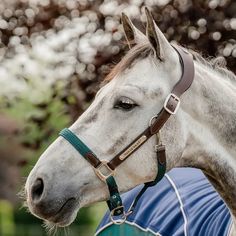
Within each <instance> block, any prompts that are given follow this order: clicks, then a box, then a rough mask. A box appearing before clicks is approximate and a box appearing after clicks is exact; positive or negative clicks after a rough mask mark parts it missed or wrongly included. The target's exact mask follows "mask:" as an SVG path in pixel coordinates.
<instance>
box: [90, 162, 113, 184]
mask: <svg viewBox="0 0 236 236" xmlns="http://www.w3.org/2000/svg"><path fill="white" fill-rule="evenodd" d="M107 163H108V161H107V160H101V164H100V165H99V166H98V167H96V168H94V171H95V173H96V175H97V176H98V177H99V179H101V180H102V181H104V182H106V179H107V178H108V177H110V176H114V174H115V170H112V169H111V168H110V167H109V166H108V165H107ZM104 167H105V169H103V168H104Z"/></svg>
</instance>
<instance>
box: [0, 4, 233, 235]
mask: <svg viewBox="0 0 236 236" xmlns="http://www.w3.org/2000/svg"><path fill="white" fill-rule="evenodd" d="M144 6H148V7H149V8H150V9H151V10H152V12H153V15H154V18H155V20H156V22H157V24H158V25H159V27H160V28H161V30H162V31H163V32H164V33H165V34H166V37H167V38H168V39H169V40H170V41H177V42H179V43H180V44H182V45H184V46H186V47H189V48H192V49H194V50H198V51H201V52H202V54H203V55H204V56H207V57H208V56H211V57H213V56H222V57H223V58H225V63H227V66H228V68H229V69H231V70H232V71H233V72H234V73H235V72H236V62H235V58H236V1H234V0H129V1H128V0H127V1H122V0H97V1H95V0H2V1H1V2H0V86H1V89H0V186H1V187H0V235H2V236H13V235H16V236H21V235H22V236H23V235H24V236H27V235H45V232H44V230H43V229H42V227H41V226H40V224H41V221H39V220H37V219H36V218H35V217H32V216H31V215H30V214H29V213H27V212H26V211H25V209H22V208H20V206H21V205H22V203H21V200H20V199H19V197H18V195H17V192H18V191H19V189H20V186H21V185H22V184H23V182H24V178H23V179H22V177H21V176H27V175H28V173H29V171H30V169H31V168H32V166H33V165H34V163H35V162H36V161H37V158H38V157H39V156H40V154H41V153H42V152H43V150H44V149H45V148H46V147H47V146H48V145H49V144H50V143H51V142H52V141H53V140H54V139H55V138H56V137H57V135H58V132H59V131H60V130H61V129H62V128H63V127H66V126H68V125H69V124H71V123H72V122H73V121H74V120H75V119H77V118H78V116H79V115H80V114H81V113H82V112H83V111H84V110H85V109H86V108H87V107H88V105H89V104H90V102H91V100H92V99H93V97H94V95H95V93H96V91H97V90H98V88H99V84H100V82H101V80H102V79H103V78H104V76H105V75H106V74H107V73H108V72H109V68H110V66H111V65H113V64H114V63H116V62H118V61H119V59H120V58H121V57H122V56H123V55H124V52H125V50H127V46H126V45H125V44H124V38H123V33H122V26H121V24H120V14H121V12H122V11H124V12H125V13H126V14H127V15H129V16H130V17H131V18H132V19H133V20H134V23H135V24H136V25H137V26H138V27H139V28H141V29H142V30H144V29H145V16H144ZM103 208H104V207H103V205H98V206H95V207H90V208H86V209H84V210H82V211H81V212H80V213H79V216H78V222H76V223H75V224H73V225H72V226H71V227H70V231H69V232H68V236H73V235H81V236H83V235H85V236H88V235H92V234H93V232H94V230H95V228H96V224H97V223H98V220H99V218H100V217H101V215H102V212H103V210H102V209H103ZM59 235H60V232H59ZM61 235H64V233H63V232H61Z"/></svg>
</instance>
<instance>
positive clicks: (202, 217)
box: [95, 168, 232, 236]
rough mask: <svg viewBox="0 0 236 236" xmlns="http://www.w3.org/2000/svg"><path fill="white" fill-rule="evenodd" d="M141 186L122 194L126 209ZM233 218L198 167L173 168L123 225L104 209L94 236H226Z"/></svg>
mask: <svg viewBox="0 0 236 236" xmlns="http://www.w3.org/2000/svg"><path fill="white" fill-rule="evenodd" d="M141 187H142V186H138V187H136V188H134V189H133V190H131V191H129V192H127V193H125V194H123V195H122V199H123V202H124V206H125V209H126V210H127V209H128V208H129V206H130V204H131V203H132V201H133V199H134V198H135V196H136V195H137V193H138V192H139V190H140V189H141ZM231 224H232V219H231V217H230V213H229V210H228V208H227V206H226V205H225V203H224V202H223V200H222V199H221V197H220V196H219V195H218V193H217V192H216V191H215V189H214V188H213V187H212V185H211V184H210V183H209V181H208V180H207V179H206V177H205V176H204V175H203V173H202V172H201V171H200V170H197V169H193V168H176V169H173V170H171V171H170V172H168V173H167V174H166V175H165V177H164V178H163V179H162V180H161V181H160V182H159V183H158V184H157V185H156V186H153V187H150V188H149V189H148V190H147V191H146V192H145V194H144V195H143V196H142V198H141V199H140V200H139V202H138V204H137V206H136V208H135V211H134V212H133V214H131V215H130V216H129V217H128V218H127V221H126V222H125V223H123V224H122V225H115V224H112V223H111V221H110V220H109V213H108V212H107V213H106V215H105V216H104V218H103V220H102V222H101V223H100V225H99V227H98V228H97V232H96V234H95V235H97V236H105V235H106V236H107V235H111V236H118V235H119V236H125V235H129V236H134V235H139V236H153V235H160V236H196V235H197V236H198V235H199V236H228V235H229V231H230V227H231Z"/></svg>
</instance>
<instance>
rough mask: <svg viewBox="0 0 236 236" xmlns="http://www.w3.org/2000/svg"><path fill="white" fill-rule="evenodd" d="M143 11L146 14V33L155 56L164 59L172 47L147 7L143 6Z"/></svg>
mask: <svg viewBox="0 0 236 236" xmlns="http://www.w3.org/2000/svg"><path fill="white" fill-rule="evenodd" d="M145 13H146V16H147V27H146V35H147V37H148V40H149V42H150V43H151V45H152V47H153V49H154V51H155V53H156V56H157V58H159V59H160V60H161V61H164V60H165V58H166V57H167V56H168V55H171V54H170V53H171V52H172V51H173V50H174V49H173V48H172V46H171V45H170V43H169V42H168V40H167V39H166V38H165V36H164V34H163V33H162V32H161V30H160V29H159V28H158V26H157V25H156V23H155V21H154V19H153V17H152V14H151V12H150V11H149V10H148V8H147V7H145Z"/></svg>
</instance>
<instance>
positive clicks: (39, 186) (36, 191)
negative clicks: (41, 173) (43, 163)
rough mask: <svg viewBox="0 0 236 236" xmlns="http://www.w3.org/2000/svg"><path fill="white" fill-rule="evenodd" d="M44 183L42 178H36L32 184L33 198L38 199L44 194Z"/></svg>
mask: <svg viewBox="0 0 236 236" xmlns="http://www.w3.org/2000/svg"><path fill="white" fill-rule="evenodd" d="M43 189H44V184H43V180H42V179H41V178H38V179H36V181H35V183H34V185H33V186H32V190H31V194H32V200H33V201H35V200H36V201H37V200H38V199H40V197H41V196H42V194H43Z"/></svg>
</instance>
